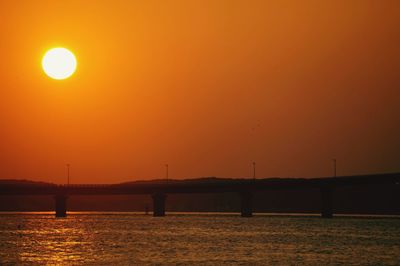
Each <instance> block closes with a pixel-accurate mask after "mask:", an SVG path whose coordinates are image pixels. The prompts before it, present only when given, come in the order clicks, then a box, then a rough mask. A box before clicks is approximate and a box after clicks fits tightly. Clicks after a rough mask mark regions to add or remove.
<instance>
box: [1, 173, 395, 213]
mask: <svg viewBox="0 0 400 266" xmlns="http://www.w3.org/2000/svg"><path fill="white" fill-rule="evenodd" d="M384 177H385V175H376V176H371V175H369V176H354V177H338V178H336V179H335V180H333V179H332V178H330V179H328V180H333V181H336V182H338V183H336V185H334V189H333V190H332V191H331V192H329V193H331V194H329V193H328V194H327V193H324V192H323V191H324V190H323V189H321V185H320V184H319V185H315V184H318V183H315V182H318V181H321V180H322V179H293V178H269V179H262V180H256V181H253V180H249V179H246V180H244V179H227V178H198V179H188V180H151V181H135V182H128V183H123V184H115V185H105V187H108V186H114V187H116V188H118V187H119V188H126V187H131V188H133V187H137V186H138V187H139V188H140V187H141V188H143V189H144V190H146V189H148V188H149V187H150V188H152V187H156V188H157V189H159V191H161V190H160V188H166V187H170V188H171V189H172V190H170V191H168V189H165V190H164V192H165V195H164V194H162V197H163V198H161V199H160V198H157V195H158V194H160V193H158V194H157V193H152V192H150V191H147V192H146V191H144V192H143V194H142V193H141V192H140V191H139V192H137V191H136V192H133V193H129V192H126V191H125V192H123V193H120V194H119V193H102V192H101V191H98V193H88V192H83V193H82V191H81V192H79V189H80V188H82V187H86V188H88V187H90V186H91V185H71V187H75V189H78V190H76V191H75V192H72V191H71V192H72V194H73V195H68V201H67V205H68V211H139V212H143V213H145V211H146V209H147V210H149V211H154V208H157V207H154V206H156V205H154V204H157V200H161V203H159V204H161V205H162V206H161V208H162V210H161V213H159V214H160V215H159V216H163V215H164V213H163V211H164V210H166V211H176V212H240V211H242V216H251V215H252V212H276V213H316V214H317V213H321V208H322V213H321V214H322V216H324V213H323V209H324V208H326V207H324V206H322V205H323V202H324V201H326V199H325V200H324V197H325V198H326V197H328V201H329V200H330V201H331V202H330V204H331V205H332V206H328V207H327V208H328V211H329V208H331V209H332V211H333V212H334V213H340V214H381V215H400V205H399V202H400V185H399V177H400V174H392V175H390V178H389V179H390V182H389V181H388V180H389V179H388V178H386V179H385V178H384ZM386 177H387V175H386ZM367 179H369V180H368V181H367V182H363V180H367ZM384 180H386V181H384ZM380 181H381V182H380ZM252 182H260V185H256V186H262V184H264V185H265V186H270V187H271V189H263V190H258V189H255V190H254V191H252V192H251V197H250V198H249V199H250V201H249V202H250V203H249V204H250V206H247V207H246V206H244V205H246V202H248V201H246V199H247V197H246V193H243V192H244V191H250V190H251V185H252ZM310 182H312V183H310ZM343 182H345V183H346V184H347V185H343V184H342V183H343ZM210 184H211V185H210ZM216 184H217V186H218V187H220V188H218V189H215V188H214V187H215V185H216ZM229 184H236V185H235V189H237V188H242V187H243V190H241V189H240V191H239V192H240V193H237V191H232V189H221V187H222V188H228V187H229V186H230V185H229ZM257 184H258V183H257ZM304 184H308V185H304ZM324 184H325V183H324ZM10 186H11V187H13V186H17V187H21V186H22V187H30V188H32V187H38V188H42V187H54V186H56V185H54V184H50V183H43V182H33V181H27V180H1V181H0V188H2V189H0V211H54V208H55V204H54V195H51V194H49V193H44V192H43V193H33V194H37V195H30V194H32V193H16V194H14V193H12V191H7V189H8V190H10ZM92 186H94V187H96V185H92ZM97 187H98V188H99V189H100V188H101V185H97ZM236 187H237V188H236ZM181 188H184V189H181ZM208 188H212V189H208ZM185 189H187V193H185ZM97 190H98V189H97ZM100 190H101V189H100ZM206 191H209V192H207V193H206ZM321 192H322V194H321ZM13 194H14V195H13ZM103 194H110V195H103ZM131 194H135V195H131ZM156 194H157V195H156ZM321 196H322V197H321ZM328 203H329V202H328ZM164 205H165V206H164ZM164 208H165V209H164ZM156 211H157V210H156ZM246 211H247V212H250V213H247V214H246ZM328 216H329V214H328Z"/></svg>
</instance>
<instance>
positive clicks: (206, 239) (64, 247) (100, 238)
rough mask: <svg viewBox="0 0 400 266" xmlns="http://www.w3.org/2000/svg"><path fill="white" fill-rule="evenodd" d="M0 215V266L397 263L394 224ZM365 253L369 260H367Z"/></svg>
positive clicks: (399, 235) (398, 226) (399, 225)
mask: <svg viewBox="0 0 400 266" xmlns="http://www.w3.org/2000/svg"><path fill="white" fill-rule="evenodd" d="M53 215H54V213H50V214H49V213H39V214H38V213H35V214H22V213H19V214H15V213H14V214H1V215H0V219H1V221H2V223H0V264H11V265H14V264H79V265H81V264H98V263H101V264H116V265H121V264H122V265H127V264H130V265H132V264H193V263H198V264H207V263H208V264H212V265H220V264H245V265H248V264H277V263H278V264H308V265H326V264H329V262H331V263H338V264H344V265H350V264H368V265H376V264H393V265H396V264H399V262H400V261H399V257H398V254H399V246H398V244H399V243H400V220H399V219H382V218H380V219H368V218H363V219H354V218H348V217H347V218H335V219H333V220H323V219H320V218H317V217H306V216H299V217H286V216H256V217H253V218H251V219H242V218H240V217H238V216H237V214H234V215H226V214H224V215H216V214H205V215H204V214H203V215H193V214H192V215H182V214H179V215H169V216H167V217H163V218H153V217H151V216H145V215H138V214H132V213H128V214H127V213H112V214H108V213H69V217H68V218H65V219H56V218H54V217H53ZM365 254H368V256H365Z"/></svg>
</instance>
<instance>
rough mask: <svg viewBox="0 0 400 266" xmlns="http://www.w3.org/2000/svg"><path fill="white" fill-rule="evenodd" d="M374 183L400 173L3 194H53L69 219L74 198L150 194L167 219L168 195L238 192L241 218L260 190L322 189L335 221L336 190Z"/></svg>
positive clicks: (2, 187)
mask: <svg viewBox="0 0 400 266" xmlns="http://www.w3.org/2000/svg"><path fill="white" fill-rule="evenodd" d="M373 184H377V185H379V184H393V185H399V184H400V173H390V174H374V175H357V176H341V177H330V178H310V179H305V178H282V179H281V178H266V179H206V180H201V179H200V180H199V179H197V180H193V181H191V180H160V181H151V182H134V183H125V184H110V185H95V184H89V185H56V184H41V183H27V184H25V183H1V184H0V196H1V195H51V196H54V200H55V215H56V217H66V216H67V199H68V197H71V196H73V195H122V194H125V195H134V194H147V195H151V197H152V200H153V216H155V217H160V216H165V202H166V200H167V195H168V194H177V193H185V194H190V193H225V192H233V193H238V195H239V196H240V199H241V209H240V212H241V216H242V217H252V216H253V207H252V206H253V204H252V203H253V194H254V193H255V192H258V191H265V193H268V190H283V189H285V190H288V189H293V190H294V189H302V188H317V189H319V190H320V195H321V196H320V200H321V217H323V218H332V217H333V214H334V210H333V196H334V190H335V188H339V187H359V186H365V185H373Z"/></svg>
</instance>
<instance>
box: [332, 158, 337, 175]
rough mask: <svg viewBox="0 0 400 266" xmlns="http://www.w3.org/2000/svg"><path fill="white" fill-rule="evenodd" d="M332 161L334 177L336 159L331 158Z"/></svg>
mask: <svg viewBox="0 0 400 266" xmlns="http://www.w3.org/2000/svg"><path fill="white" fill-rule="evenodd" d="M332 162H333V177H336V159H332Z"/></svg>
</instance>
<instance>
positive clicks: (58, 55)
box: [42, 47, 76, 79]
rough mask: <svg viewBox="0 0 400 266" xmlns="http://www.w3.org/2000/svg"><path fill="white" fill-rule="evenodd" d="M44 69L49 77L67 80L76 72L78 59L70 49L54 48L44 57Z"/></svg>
mask: <svg viewBox="0 0 400 266" xmlns="http://www.w3.org/2000/svg"><path fill="white" fill-rule="evenodd" d="M42 67H43V70H44V72H45V73H46V74H47V75H48V76H49V77H51V78H53V79H66V78H68V77H70V76H71V75H72V74H74V72H75V69H76V58H75V56H74V54H73V53H72V52H71V51H69V50H68V49H65V48H61V47H60V48H53V49H50V50H49V51H47V52H46V54H45V55H44V56H43V59H42Z"/></svg>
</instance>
